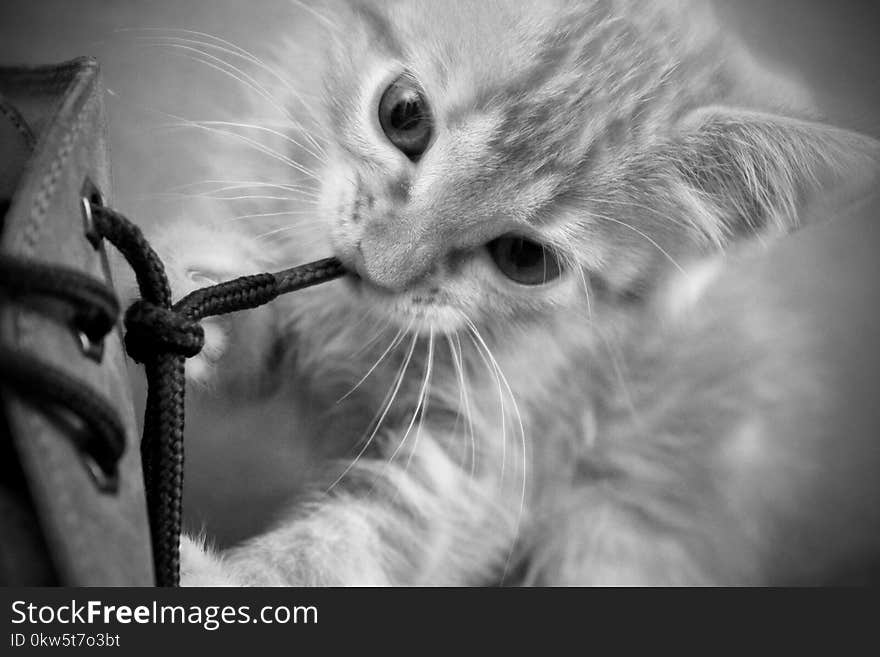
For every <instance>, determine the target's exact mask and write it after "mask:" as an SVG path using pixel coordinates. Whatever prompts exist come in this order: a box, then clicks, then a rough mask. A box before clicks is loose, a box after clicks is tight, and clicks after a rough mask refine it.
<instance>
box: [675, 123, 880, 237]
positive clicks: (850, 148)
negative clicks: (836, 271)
mask: <svg viewBox="0 0 880 657" xmlns="http://www.w3.org/2000/svg"><path fill="white" fill-rule="evenodd" d="M681 128H682V130H681V132H680V133H679V138H678V139H677V141H676V144H675V146H674V147H673V148H672V149H670V151H669V153H668V154H669V156H671V157H672V163H673V166H674V167H676V168H677V169H678V171H677V174H678V175H677V176H676V177H677V178H678V180H679V181H683V189H682V190H681V191H682V192H683V195H682V199H681V200H683V201H684V202H685V203H687V205H689V206H690V207H689V208H688V209H689V210H690V211H691V212H688V214H689V215H690V216H693V217H694V222H695V224H696V225H695V228H697V229H698V230H699V232H701V233H702V237H704V238H708V239H709V240H710V241H712V242H714V243H716V244H718V245H723V244H724V243H726V242H727V241H728V240H729V239H731V238H732V237H735V236H736V235H738V234H744V233H754V232H761V231H765V230H769V231H774V230H776V231H784V232H785V231H789V230H791V229H793V228H795V227H797V226H798V225H799V224H800V223H802V222H803V220H804V216H805V213H804V210H805V208H807V207H808V206H809V207H810V210H811V211H810V213H809V214H810V216H816V215H817V214H818V213H817V212H816V204H821V205H822V207H828V208H831V207H833V206H834V204H835V203H840V202H846V201H848V200H855V198H856V197H859V196H864V195H865V193H866V192H868V191H873V189H872V184H876V183H877V182H878V181H880V175H878V173H880V143H878V142H877V141H875V140H873V139H871V138H870V137H867V136H865V135H861V134H858V133H855V132H850V131H847V130H843V129H840V128H835V127H832V126H828V125H824V124H821V123H815V122H811V121H804V120H799V119H792V118H789V117H783V116H777V115H773V114H764V113H759V112H750V111H746V110H739V109H730V108H725V107H709V108H703V109H700V110H698V111H695V112H693V113H691V114H690V115H689V116H687V117H685V119H684V120H683V122H682V124H681ZM693 210H696V212H693Z"/></svg>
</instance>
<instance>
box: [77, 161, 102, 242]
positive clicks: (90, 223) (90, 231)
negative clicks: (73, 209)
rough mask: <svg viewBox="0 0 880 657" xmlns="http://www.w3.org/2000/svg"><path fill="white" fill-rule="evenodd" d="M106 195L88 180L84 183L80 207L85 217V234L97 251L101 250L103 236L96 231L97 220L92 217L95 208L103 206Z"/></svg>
mask: <svg viewBox="0 0 880 657" xmlns="http://www.w3.org/2000/svg"><path fill="white" fill-rule="evenodd" d="M103 205H104V195H103V194H102V193H101V190H100V189H98V187H97V185H95V183H93V182H92V181H91V179H90V178H86V179H85V182H83V186H82V191H81V192H80V207H81V208H82V215H83V232H84V233H85V236H86V239H87V240H88V241H89V243H90V244H91V245H92V246H93V247H95V250H98V249H100V248H101V235H100V234H99V233H98V231H97V230H95V218H94V216H92V207H93V206H103Z"/></svg>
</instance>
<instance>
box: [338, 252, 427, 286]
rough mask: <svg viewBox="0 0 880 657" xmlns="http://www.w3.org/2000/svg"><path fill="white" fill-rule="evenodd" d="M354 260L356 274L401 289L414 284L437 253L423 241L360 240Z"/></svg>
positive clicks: (425, 273)
mask: <svg viewBox="0 0 880 657" xmlns="http://www.w3.org/2000/svg"><path fill="white" fill-rule="evenodd" d="M357 252H358V257H357V258H356V261H355V263H354V266H355V269H356V271H357V272H358V274H359V275H360V276H361V277H362V278H364V279H365V280H368V281H369V282H371V283H372V284H374V285H377V286H379V287H383V288H385V289H387V290H391V291H393V292H400V291H402V290H405V289H407V288H410V287H412V286H414V285H416V284H417V283H418V282H420V281H421V280H423V279H424V278H425V277H426V276H428V275H429V274H430V273H431V271H432V270H433V269H434V265H435V263H436V261H437V257H438V255H439V254H438V253H434V252H433V250H432V249H431V248H430V246H429V245H426V244H406V243H400V242H394V243H389V242H387V241H385V240H382V241H374V240H363V241H362V242H361V243H360V244H359V245H358V249H357Z"/></svg>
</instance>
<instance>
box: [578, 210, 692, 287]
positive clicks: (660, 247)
mask: <svg viewBox="0 0 880 657" xmlns="http://www.w3.org/2000/svg"><path fill="white" fill-rule="evenodd" d="M590 216H591V217H595V218H597V219H604V220H605V221H610V222H612V223H615V224H619V225H621V226H623V227H624V228H627V229H629V230H631V231H633V232H634V233H637V234H638V235H641V236H642V237H643V238H644V239H645V240H647V242H648V243H649V244H651V245H652V246H654V248H656V249H657V250H658V251H659V252H660V253H662V254H663V255H664V256H666V258H667V259H668V260H669V262H671V263H672V264H673V265H674V266H675V268H676V269H678V271H680V272H681V273H684V268H682V266H681V265H680V264H678V263H677V262H676V261H675V259H674V258H673V257H672V256H671V255H669V253H667V252H666V250H665V249H664V248H663V247H662V246H660V245H659V244H657V242H656V241H655V240H654V239H653V238H651V237H650V236H649V235H646V234H645V233H644V232H642V231H640V230H639V229H638V228H636V227H635V226H631V225H629V224H628V223H626V222H625V221H620V220H619V219H612V218H611V217H606V216H605V215H601V214H596V213H594V212H590Z"/></svg>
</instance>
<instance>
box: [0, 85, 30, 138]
mask: <svg viewBox="0 0 880 657" xmlns="http://www.w3.org/2000/svg"><path fill="white" fill-rule="evenodd" d="M0 114H3V116H5V117H6V118H7V119H8V120H9V122H10V123H11V124H12V127H13V128H15V130H16V131H17V132H18V133H19V134H20V135H21V136H22V137H24V141H25V143H26V144H27V146H28V148H30V149H33V147H34V144H35V143H36V141H37V139H36V137H34V133H33V132H31V129H30V126H29V125H28V124H27V123H26V122H25V120H24V118H23V117H22V115H21V114H20V113H19V112H18V110H16V109H15V107H13V106H12V103H10V102H9V101H8V100H7V99H6V98H4V97H3V95H2V94H0Z"/></svg>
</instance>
